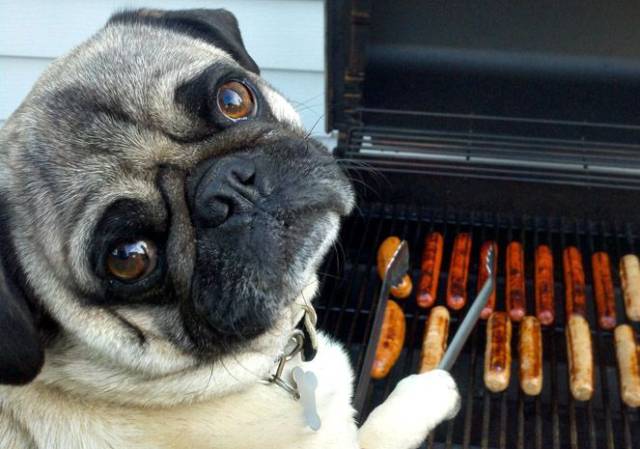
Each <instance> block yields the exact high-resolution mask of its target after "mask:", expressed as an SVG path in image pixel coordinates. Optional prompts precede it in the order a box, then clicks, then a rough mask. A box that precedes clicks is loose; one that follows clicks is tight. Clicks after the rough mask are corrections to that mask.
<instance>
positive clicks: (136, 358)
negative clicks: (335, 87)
mask: <svg viewBox="0 0 640 449" xmlns="http://www.w3.org/2000/svg"><path fill="white" fill-rule="evenodd" d="M0 145H1V148H2V150H3V151H2V154H1V155H0V170H1V171H2V176H1V177H0V178H1V180H0V193H1V198H2V211H3V214H2V220H0V226H1V227H2V231H3V232H2V235H3V236H4V242H3V253H2V257H3V270H1V273H0V290H1V291H0V294H1V295H2V303H1V305H0V334H2V335H0V341H1V342H2V343H0V354H2V356H0V357H3V359H2V360H0V381H2V382H5V383H24V382H28V381H30V380H32V379H33V378H34V377H35V376H36V375H37V373H38V371H39V370H40V366H41V365H42V363H43V344H44V346H45V347H46V350H45V352H46V365H45V367H49V368H50V369H49V371H55V369H58V368H60V367H65V366H72V365H73V364H74V363H76V364H78V363H83V364H84V365H83V366H84V367H85V368H84V369H85V371H86V370H87V367H90V366H98V365H100V366H104V367H109V368H108V369H109V370H112V371H108V370H107V368H105V370H106V371H104V372H107V371H108V372H109V373H112V372H113V370H116V371H117V372H118V373H123V372H127V373H128V374H127V376H128V378H131V377H132V376H136V375H139V376H140V377H145V378H146V379H148V378H150V377H153V376H167V375H173V374H175V373H178V372H181V370H182V371H184V370H187V369H191V368H193V367H196V366H202V365H206V364H208V363H214V364H215V362H216V361H221V360H225V358H227V359H228V357H230V356H233V357H236V358H237V357H241V356H242V354H245V353H247V352H251V351H253V352H257V353H259V352H261V351H267V348H269V347H270V345H272V344H274V339H278V338H280V339H281V338H282V336H283V335H284V334H285V333H286V332H284V331H285V330H286V327H287V326H289V325H290V322H289V321H287V320H288V319H289V320H290V315H291V312H290V310H291V305H292V303H293V302H294V301H295V300H296V298H298V299H299V298H300V297H301V296H304V295H311V294H313V291H314V289H315V285H316V282H317V281H316V273H315V272H316V269H317V267H318V264H319V263H320V261H321V258H322V257H323V255H324V254H325V253H326V251H327V250H328V247H329V246H330V245H331V243H332V242H333V240H334V238H335V235H336V233H337V229H338V225H339V219H340V216H343V215H345V214H348V213H349V212H350V210H351V208H352V205H353V194H352V190H351V187H350V185H349V183H348V181H347V179H346V178H345V176H344V175H343V174H342V173H341V171H340V170H339V169H338V167H337V166H336V164H335V162H334V161H333V159H332V157H331V156H330V154H329V153H328V152H327V150H326V149H325V148H324V147H322V146H321V145H320V144H319V143H317V142H315V141H314V140H313V139H310V138H308V137H307V136H306V135H305V134H304V132H303V131H302V129H301V127H300V122H299V118H298V116H297V114H296V113H295V111H294V110H293V108H292V107H291V106H290V105H289V103H287V102H286V100H284V98H283V97H281V96H280V95H279V94H278V93H277V92H276V91H275V90H274V89H273V88H271V87H270V86H269V85H268V84H267V83H266V82H265V81H264V80H262V78H260V76H259V70H258V68H257V66H256V64H255V62H254V61H253V60H252V59H251V57H250V56H249V55H248V54H247V53H246V51H245V49H244V46H243V44H242V40H241V38H240V34H239V30H238V27H237V23H236V20H235V18H234V17H233V16H232V15H231V14H230V13H228V12H226V11H223V10H212V11H205V10H191V11H178V12H163V11H151V10H140V11H135V12H125V13H120V14H117V15H115V16H114V17H112V19H111V20H110V21H109V23H108V24H107V25H106V26H105V28H104V29H102V30H101V31H99V32H98V33H97V34H96V35H95V36H93V37H92V38H91V39H90V40H89V41H87V42H86V43H85V44H83V45H82V46H80V47H78V48H76V49H75V50H73V51H72V52H71V53H69V54H68V55H67V56H65V57H64V58H62V59H60V60H58V61H56V62H54V63H53V64H52V65H51V67H50V68H49V69H48V70H47V71H46V73H45V74H44V75H43V76H42V78H41V79H40V80H39V81H38V83H37V84H36V85H35V87H34V89H33V90H32V92H31V93H30V94H29V96H28V97H27V98H26V99H25V101H24V102H23V104H22V105H21V106H20V108H19V109H18V110H17V111H16V112H15V113H14V114H13V116H12V117H11V118H10V119H9V121H8V122H7V124H6V125H5V127H4V128H3V129H2V131H1V133H0ZM304 299H309V300H310V299H311V298H306V297H305V298H304ZM283 323H286V324H283ZM283 326H284V327H283ZM4 334H7V335H4ZM43 335H44V336H45V337H48V339H47V340H46V341H45V342H44V343H43ZM267 353H268V351H267ZM80 359H81V360H82V362H80V361H79V360H80ZM45 371H46V370H45ZM78 371H81V370H77V369H75V368H69V369H68V370H67V371H66V375H67V377H68V376H71V377H73V376H81V374H79V373H78ZM90 374H91V375H95V372H94V371H91V370H89V374H86V377H89V376H90ZM43 376H44V377H45V378H47V375H45V372H43ZM87 382H88V381H87ZM92 382H93V381H92Z"/></svg>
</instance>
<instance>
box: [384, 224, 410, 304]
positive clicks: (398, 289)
mask: <svg viewBox="0 0 640 449" xmlns="http://www.w3.org/2000/svg"><path fill="white" fill-rule="evenodd" d="M400 242H401V240H400V239H399V238H398V237H396V236H394V235H392V236H391V237H387V238H386V239H385V240H384V241H383V242H382V244H381V245H380V247H379V248H378V274H379V275H380V279H384V276H385V275H386V274H387V265H389V261H391V258H392V257H393V255H394V254H395V253H396V251H397V249H398V246H400ZM412 288H413V284H412V283H411V278H410V277H409V275H408V274H405V275H404V276H403V277H402V280H401V281H400V283H399V284H398V285H394V286H392V287H391V294H392V295H393V296H395V297H396V298H399V299H403V298H406V297H407V296H409V295H410V294H411V290H412Z"/></svg>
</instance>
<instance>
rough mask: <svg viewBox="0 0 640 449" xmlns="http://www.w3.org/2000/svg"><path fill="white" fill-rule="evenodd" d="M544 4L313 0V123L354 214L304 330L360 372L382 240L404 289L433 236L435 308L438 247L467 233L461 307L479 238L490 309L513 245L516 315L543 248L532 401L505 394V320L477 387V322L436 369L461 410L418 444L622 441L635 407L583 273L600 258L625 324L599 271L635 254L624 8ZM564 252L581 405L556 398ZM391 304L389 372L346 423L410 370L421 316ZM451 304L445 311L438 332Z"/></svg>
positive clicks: (635, 180)
mask: <svg viewBox="0 0 640 449" xmlns="http://www.w3.org/2000/svg"><path fill="white" fill-rule="evenodd" d="M512 3H513V2H512ZM516 3H518V2H516ZM561 3H562V5H555V4H554V5H551V4H550V5H546V6H545V7H544V8H543V7H542V6H541V5H538V6H537V7H534V6H533V5H525V4H522V5H520V4H506V3H504V2H495V1H494V2H491V1H474V2H470V1H461V2H424V1H419V0H408V1H403V2H392V1H389V0H385V1H377V0H368V1H365V0H350V1H349V0H329V1H327V4H326V8H327V9H326V12H327V63H328V68H327V70H328V82H327V92H328V94H327V95H328V98H327V105H328V111H327V127H328V129H337V130H338V132H339V142H338V146H337V148H336V150H335V151H336V155H337V156H338V158H339V160H340V163H341V164H342V165H343V167H344V168H345V169H346V170H347V171H348V172H349V175H350V176H351V178H352V179H353V180H354V184H355V186H356V189H357V191H358V196H359V208H358V210H357V211H356V212H354V214H353V215H352V216H351V217H350V218H349V219H347V220H346V221H345V223H344V224H343V228H342V231H341V235H340V241H339V245H337V251H335V252H334V253H332V255H331V256H329V258H328V259H327V261H326V263H325V266H324V267H323V269H322V270H321V271H322V273H323V282H322V289H321V295H320V298H319V299H318V301H317V306H318V311H319V317H320V321H319V322H320V327H321V328H323V329H324V330H326V331H328V332H330V333H331V334H333V335H335V336H336V337H337V338H339V339H340V340H342V341H343V342H344V343H345V344H346V346H347V348H348V349H349V352H350V355H351V358H352V361H353V363H354V365H355V367H356V369H357V371H358V373H359V375H360V376H361V378H362V376H367V373H368V369H369V368H368V367H363V366H362V365H363V361H364V355H365V352H366V351H367V349H368V348H369V349H370V347H371V342H370V336H371V333H372V329H371V327H372V325H373V322H374V321H375V316H374V315H375V311H376V306H377V297H378V290H379V289H380V286H381V282H380V280H379V278H378V275H377V272H376V267H375V264H376V251H377V247H378V245H379V244H380V242H381V241H382V240H383V239H384V238H386V237H387V236H389V235H398V236H400V237H402V238H404V239H406V240H407V241H408V243H409V246H410V251H411V267H412V272H411V274H412V278H413V280H414V284H416V283H417V280H418V279H419V268H420V257H421V253H422V250H423V245H424V238H425V236H426V235H427V234H428V233H429V232H430V231H434V230H436V231H439V232H441V233H442V234H443V235H444V237H445V245H444V254H443V261H442V271H441V278H440V282H439V292H438V304H444V301H443V299H444V296H445V289H446V279H447V274H448V273H447V270H448V265H449V258H450V255H451V248H452V242H453V238H454V237H455V235H456V234H457V233H458V232H471V233H472V235H473V252H472V258H471V267H470V273H469V283H468V289H469V291H468V297H469V298H473V297H474V296H475V294H476V293H477V291H476V287H477V285H476V283H477V280H476V275H477V272H478V257H479V254H478V253H479V248H480V245H481V244H482V242H483V241H485V240H489V239H493V240H496V241H497V242H498V244H499V248H500V251H499V259H498V260H499V263H498V285H497V304H496V308H497V309H498V310H504V290H505V286H504V277H505V276H504V275H505V273H504V264H505V257H504V252H505V248H506V245H507V244H508V242H510V241H512V240H518V241H520V242H522V243H523V245H524V248H525V253H526V254H525V266H526V275H527V284H526V285H527V313H528V314H534V293H533V260H534V259H533V252H534V250H535V248H536V246H537V245H538V244H542V243H544V244H548V245H549V246H550V247H551V248H552V250H553V254H554V267H555V298H556V324H555V325H554V326H552V327H548V328H545V329H544V334H543V345H544V348H543V349H544V387H543V391H542V394H541V395H540V396H538V397H527V396H526V395H524V394H523V393H522V392H521V391H520V388H519V381H518V361H519V359H518V354H517V338H518V325H517V324H515V323H514V324H515V325H514V335H513V340H512V354H513V366H512V376H511V383H510V386H509V388H508V390H507V391H506V392H504V393H501V394H493V393H490V392H489V391H488V390H486V389H485V388H484V384H483V380H482V373H483V364H484V355H483V352H484V345H485V323H484V322H480V323H479V324H478V325H477V326H476V329H475V330H474V333H473V335H472V336H471V338H470V340H469V342H468V343H467V345H466V346H465V349H464V351H463V353H462V355H461V358H460V359H459V361H458V362H457V364H456V365H455V367H454V370H453V375H454V377H455V379H456V380H457V381H458V383H459V386H460V389H461V393H462V396H463V407H462V410H461V412H460V413H459V415H458V416H457V417H456V418H455V419H454V420H452V421H450V422H448V423H444V424H443V425H441V426H440V427H438V429H436V431H435V432H434V433H433V434H432V435H430V436H429V438H428V440H427V441H426V442H425V445H424V447H465V448H470V447H482V448H512V447H518V448H529V447H531V448H548V447H551V448H564V447H571V448H601V447H605V448H636V447H640V413H639V412H638V411H637V410H634V409H631V408H629V407H627V406H625V405H624V404H623V403H622V401H621V399H620V394H619V381H618V371H617V364H616V359H615V351H614V345H613V336H612V333H611V332H609V331H603V330H601V329H600V328H599V327H598V326H597V322H596V319H595V317H596V314H595V313H596V308H595V302H594V299H593V291H592V279H591V265H590V255H591V254H592V253H593V252H595V251H599V250H604V251H607V252H608V253H609V255H610V257H611V262H612V267H613V269H614V270H613V271H614V273H613V275H614V283H615V286H616V300H617V314H618V321H619V323H622V322H625V320H626V317H625V313H624V308H623V302H622V295H621V292H620V279H619V276H618V273H617V266H618V262H619V260H620V258H621V257H622V256H623V255H625V254H627V253H637V251H640V235H639V234H638V233H639V232H640V230H639V229H638V224H639V218H640V213H638V211H637V210H636V205H637V204H640V153H638V151H639V150H640V106H639V105H640V102H639V101H638V99H640V28H639V27H637V26H636V24H637V23H639V22H638V20H636V19H640V17H636V16H638V15H640V10H637V8H632V7H631V6H630V7H628V8H626V7H624V6H613V5H611V4H608V3H607V2H603V1H601V2H591V3H590V4H589V5H588V6H587V5H585V4H583V3H578V2H573V1H569V2H561ZM570 245H575V246H577V247H578V248H579V249H580V250H581V252H582V255H583V264H584V269H585V274H586V281H587V296H588V313H589V316H588V320H589V323H590V325H591V330H592V338H593V346H594V347H593V350H594V361H595V374H596V378H595V386H596V389H595V391H596V393H595V395H594V398H593V399H592V400H591V401H588V402H577V401H575V400H573V399H572V397H571V394H570V392H569V386H568V382H569V380H568V373H567V354H566V344H565V336H564V323H565V316H564V285H563V274H562V250H563V248H565V247H567V246H570ZM399 303H400V304H401V305H402V307H403V309H404V311H405V315H406V318H407V336H406V340H405V347H404V350H403V352H402V354H401V356H400V359H399V361H398V362H397V363H396V365H395V367H394V368H393V370H392V372H391V373H390V375H389V376H388V377H387V378H386V379H385V380H382V381H372V382H371V383H370V384H369V387H368V390H367V391H366V395H365V397H364V398H362V399H363V403H364V405H363V407H362V409H361V410H359V412H360V418H361V419H364V418H366V416H367V415H368V413H369V412H370V411H371V410H372V408H373V407H375V405H377V404H378V403H380V402H381V401H382V400H384V398H385V397H386V395H388V394H389V393H390V391H391V390H392V388H393V387H394V385H395V384H396V383H397V382H398V381H399V380H400V379H401V378H403V377H404V376H406V375H409V374H412V373H415V372H416V371H417V367H418V363H419V358H420V349H421V343H422V334H423V332H424V326H425V321H426V318H427V317H428V310H424V309H419V308H418V307H417V306H416V304H415V296H414V294H412V296H411V297H410V298H408V299H406V300H400V301H399ZM468 307H469V304H467V306H466V307H465V308H464V309H463V310H461V311H459V312H452V328H451V330H450V336H451V335H453V333H454V332H455V330H456V327H457V325H458V323H459V321H460V320H461V318H462V317H464V314H465V312H466V310H467V309H468ZM631 324H632V325H633V326H634V328H635V330H636V332H639V331H640V327H639V326H638V325H637V324H635V323H631Z"/></svg>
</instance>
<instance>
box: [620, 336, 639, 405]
mask: <svg viewBox="0 0 640 449" xmlns="http://www.w3.org/2000/svg"><path fill="white" fill-rule="evenodd" d="M614 338H615V344H616V356H617V359H618V372H619V374H620V396H621V397H622V400H623V401H624V403H625V404H627V405H628V406H629V407H638V406H640V361H639V360H638V349H637V344H636V336H635V332H633V328H632V327H631V326H629V325H628V324H621V325H620V326H618V327H616V330H615V331H614Z"/></svg>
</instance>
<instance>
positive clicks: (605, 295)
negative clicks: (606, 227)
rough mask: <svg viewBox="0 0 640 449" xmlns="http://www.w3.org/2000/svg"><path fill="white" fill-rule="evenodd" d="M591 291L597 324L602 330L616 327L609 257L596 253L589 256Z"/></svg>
mask: <svg viewBox="0 0 640 449" xmlns="http://www.w3.org/2000/svg"><path fill="white" fill-rule="evenodd" d="M591 268H592V269H593V290H594V296H595V297H596V306H597V309H598V324H599V325H600V327H601V328H602V329H613V328H614V327H616V296H615V295H616V294H615V290H614V287H613V279H612V277H611V262H610V261H609V255H608V254H607V253H605V252H602V251H598V252H596V253H593V254H592V255H591Z"/></svg>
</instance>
